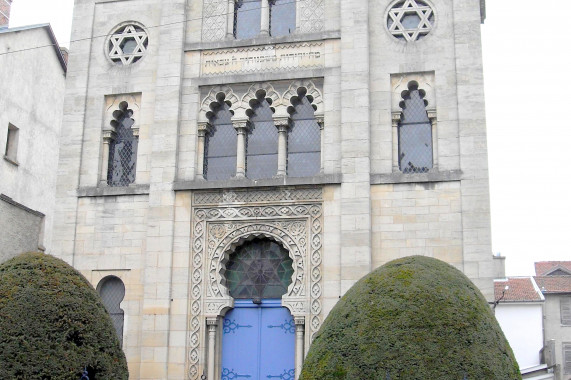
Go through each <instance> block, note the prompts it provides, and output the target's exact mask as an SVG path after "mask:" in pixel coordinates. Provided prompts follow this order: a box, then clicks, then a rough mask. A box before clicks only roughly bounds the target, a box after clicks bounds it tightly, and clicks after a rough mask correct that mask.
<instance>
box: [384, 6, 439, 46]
mask: <svg viewBox="0 0 571 380" xmlns="http://www.w3.org/2000/svg"><path fill="white" fill-rule="evenodd" d="M386 22H387V24H386V25H387V29H388V31H389V33H390V34H392V35H393V37H395V38H398V39H401V40H405V41H407V42H414V41H416V40H419V39H421V38H423V37H424V36H426V35H427V34H428V33H430V32H431V31H432V28H433V26H434V9H433V8H432V7H431V6H430V4H429V3H428V2H427V1H426V0H396V1H394V2H393V3H392V4H391V5H390V7H389V11H388V13H387V21H386Z"/></svg>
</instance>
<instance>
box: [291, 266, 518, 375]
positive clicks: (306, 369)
mask: <svg viewBox="0 0 571 380" xmlns="http://www.w3.org/2000/svg"><path fill="white" fill-rule="evenodd" d="M464 378H466V379H469V380H497V379H501V380H513V379H521V375H520V373H519V368H518V365H517V362H516V360H515V358H514V356H513V353H512V350H511V348H510V346H509V344H508V342H507V340H506V338H505V337H504V335H503V333H502V331H501V329H500V327H499V325H498V323H497V321H496V319H495V317H494V315H493V313H492V311H491V310H490V306H489V305H488V303H487V302H486V300H485V299H484V297H483V296H482V294H481V293H480V291H479V290H478V289H477V288H476V286H475V285H474V284H473V283H472V282H471V281H470V280H469V279H468V278H467V277H466V276H464V274H462V273H461V272H460V271H459V270H457V269H455V268H454V267H452V266H451V265H448V264H446V263H444V262H442V261H439V260H436V259H432V258H428V257H422V256H412V257H406V258H403V259H399V260H395V261H391V262H390V263H387V264H386V265H384V266H382V267H380V268H378V269H377V270H375V271H374V272H372V273H370V274H369V275H367V276H365V277H364V278H362V279H361V280H359V282H357V283H356V284H355V285H354V286H353V287H352V288H351V289H349V291H348V292H347V293H346V294H345V296H343V297H342V298H341V300H339V302H338V303H337V305H336V306H335V307H334V308H333V310H332V311H331V313H330V314H329V316H328V317H327V319H326V320H325V322H324V323H323V326H322V327H321V329H320V331H319V332H318V334H317V336H316V338H315V340H314V341H313V344H312V345H311V347H310V349H309V353H308V355H307V358H306V360H305V363H304V365H303V370H302V373H301V378H300V379H301V380H327V379H350V380H357V379H363V380H385V379H391V380H395V379H406V380H411V379H418V380H421V379H422V380H456V379H458V380H462V379H464Z"/></svg>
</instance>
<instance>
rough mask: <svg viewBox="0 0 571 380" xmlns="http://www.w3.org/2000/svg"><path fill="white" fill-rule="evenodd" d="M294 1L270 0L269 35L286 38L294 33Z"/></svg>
mask: <svg viewBox="0 0 571 380" xmlns="http://www.w3.org/2000/svg"><path fill="white" fill-rule="evenodd" d="M295 6H296V5H295V1H292V0H270V35H271V36H272V37H279V36H287V35H288V34H292V33H293V32H295Z"/></svg>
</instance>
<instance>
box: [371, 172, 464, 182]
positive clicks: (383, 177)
mask: <svg viewBox="0 0 571 380" xmlns="http://www.w3.org/2000/svg"><path fill="white" fill-rule="evenodd" d="M461 179H462V171H461V170H446V171H435V172H428V173H401V172H398V173H387V174H371V185H381V184H394V183H411V182H449V181H460V180H461Z"/></svg>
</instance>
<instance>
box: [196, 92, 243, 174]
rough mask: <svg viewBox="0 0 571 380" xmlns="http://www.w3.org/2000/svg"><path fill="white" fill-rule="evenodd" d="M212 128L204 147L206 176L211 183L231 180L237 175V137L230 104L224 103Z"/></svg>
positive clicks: (212, 122)
mask: <svg viewBox="0 0 571 380" xmlns="http://www.w3.org/2000/svg"><path fill="white" fill-rule="evenodd" d="M210 127H211V128H210V132H209V133H208V134H207V135H206V139H205V146H204V176H205V178H206V179H208V180H211V181H212V180H224V179H228V178H231V177H233V176H234V175H235V174H236V153H237V135H236V130H235V129H234V126H233V125H232V113H231V112H230V106H229V105H228V104H226V103H224V102H222V106H221V107H220V108H219V109H218V110H216V111H215V113H214V116H213V117H212V118H211V119H210Z"/></svg>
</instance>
